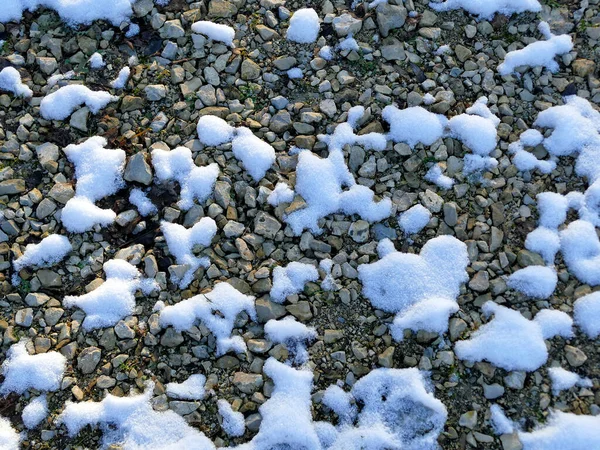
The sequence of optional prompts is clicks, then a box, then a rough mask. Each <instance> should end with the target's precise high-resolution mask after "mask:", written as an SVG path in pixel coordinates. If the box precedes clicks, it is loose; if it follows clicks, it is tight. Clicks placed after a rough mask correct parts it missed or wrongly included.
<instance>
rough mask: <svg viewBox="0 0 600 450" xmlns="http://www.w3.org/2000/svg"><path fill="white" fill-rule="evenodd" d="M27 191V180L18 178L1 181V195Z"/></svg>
mask: <svg viewBox="0 0 600 450" xmlns="http://www.w3.org/2000/svg"><path fill="white" fill-rule="evenodd" d="M21 192H25V180H24V179H22V178H17V179H13V180H4V181H2V182H0V195H13V194H20V193H21Z"/></svg>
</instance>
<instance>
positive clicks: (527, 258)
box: [517, 249, 545, 267]
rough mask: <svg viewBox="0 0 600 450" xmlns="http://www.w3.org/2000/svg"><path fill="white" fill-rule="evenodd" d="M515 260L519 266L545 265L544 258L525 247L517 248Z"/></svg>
mask: <svg viewBox="0 0 600 450" xmlns="http://www.w3.org/2000/svg"><path fill="white" fill-rule="evenodd" d="M517 262H518V263H519V265H520V266H521V267H527V266H543V265H545V262H544V258H542V257H541V256H540V255H539V254H537V253H534V252H530V251H529V250H525V249H522V250H519V253H517Z"/></svg>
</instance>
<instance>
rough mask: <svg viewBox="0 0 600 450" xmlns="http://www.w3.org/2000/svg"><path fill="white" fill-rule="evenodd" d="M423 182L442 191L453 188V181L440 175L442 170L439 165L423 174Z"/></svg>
mask: <svg viewBox="0 0 600 450" xmlns="http://www.w3.org/2000/svg"><path fill="white" fill-rule="evenodd" d="M425 180H427V181H429V182H430V183H433V184H435V185H437V186H439V187H440V188H442V189H444V190H448V189H450V188H451V187H452V186H454V180H453V179H452V178H450V177H449V176H446V175H444V174H442V168H441V167H440V166H439V164H435V165H433V166H431V169H429V170H428V171H427V173H426V174H425Z"/></svg>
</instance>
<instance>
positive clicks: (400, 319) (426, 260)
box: [358, 236, 469, 339]
mask: <svg viewBox="0 0 600 450" xmlns="http://www.w3.org/2000/svg"><path fill="white" fill-rule="evenodd" d="M378 252H379V256H380V258H381V259H380V260H379V261H376V262H374V263H371V264H361V265H360V266H358V278H359V280H360V281H361V282H362V284H363V294H364V295H365V297H367V298H368V299H369V300H370V301H371V303H372V304H373V306H374V307H375V308H378V309H382V310H384V311H388V312H393V313H396V314H397V316H396V318H395V320H394V337H395V338H396V339H401V337H402V332H403V330H404V328H409V329H412V330H415V331H416V330H419V329H429V330H431V331H435V332H438V333H440V334H441V333H443V332H444V331H446V330H447V329H448V319H449V316H450V315H451V314H452V313H454V312H456V311H457V309H458V305H457V304H456V299H457V298H458V295H459V294H460V286H461V284H463V283H465V282H466V281H467V280H468V279H469V277H468V275H467V272H466V268H467V266H468V265H469V257H468V254H467V247H466V245H465V244H464V243H463V242H460V241H459V240H458V239H456V238H454V237H451V236H438V237H436V238H434V239H431V240H429V241H427V242H426V243H425V245H424V246H423V248H422V249H421V254H420V255H414V254H409V253H400V252H397V251H394V250H393V244H392V243H391V241H389V240H388V239H383V240H382V241H380V244H379V246H378ZM428 318H429V319H428ZM428 320H429V321H428Z"/></svg>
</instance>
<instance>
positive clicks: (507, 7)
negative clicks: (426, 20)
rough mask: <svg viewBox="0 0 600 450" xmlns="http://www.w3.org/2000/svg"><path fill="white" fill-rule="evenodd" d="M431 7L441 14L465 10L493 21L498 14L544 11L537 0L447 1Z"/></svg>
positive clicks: (431, 3)
mask: <svg viewBox="0 0 600 450" xmlns="http://www.w3.org/2000/svg"><path fill="white" fill-rule="evenodd" d="M429 7H430V8H432V9H433V10H435V11H440V12H442V11H451V10H453V9H464V10H465V11H467V12H469V13H471V14H474V15H476V16H479V17H478V18H479V19H492V17H494V15H495V14H496V13H500V14H504V15H505V16H511V15H512V14H520V13H524V12H527V11H531V12H539V11H541V10H542V5H540V3H539V2H538V1H537V0H445V1H443V2H441V3H435V2H430V3H429Z"/></svg>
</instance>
